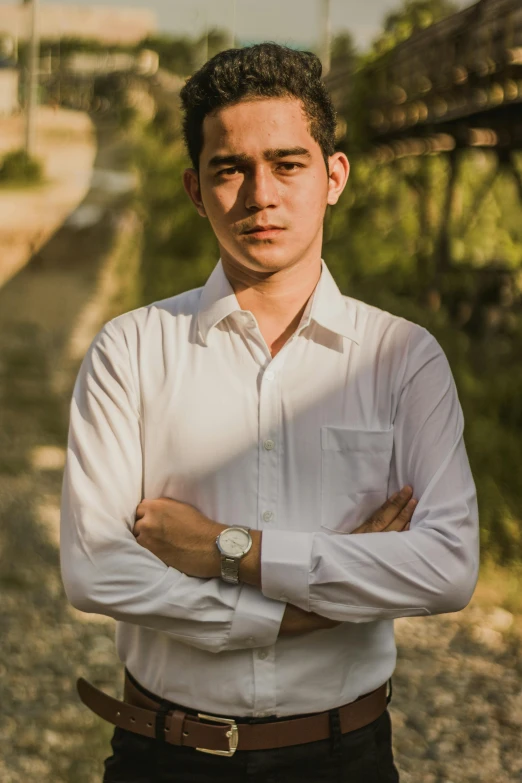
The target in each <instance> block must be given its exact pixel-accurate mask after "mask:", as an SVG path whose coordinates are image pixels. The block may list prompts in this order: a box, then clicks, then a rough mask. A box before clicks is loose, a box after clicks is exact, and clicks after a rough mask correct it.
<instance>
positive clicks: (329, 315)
mask: <svg viewBox="0 0 522 783" xmlns="http://www.w3.org/2000/svg"><path fill="white" fill-rule="evenodd" d="M236 310H241V307H240V306H239V302H238V301H237V297H236V295H235V293H234V289H233V288H232V286H231V285H230V282H229V281H228V278H227V276H226V275H225V272H224V270H223V264H222V261H221V259H219V261H218V263H217V264H216V266H215V267H214V269H213V270H212V273H211V275H210V277H209V278H208V280H207V282H206V283H205V285H204V286H203V290H202V292H201V298H200V300H199V310H198V329H199V333H200V336H201V339H202V340H203V342H204V343H205V345H206V344H207V337H208V333H209V332H210V330H211V329H212V328H213V327H214V326H217V324H218V323H220V322H221V321H222V320H223V319H224V318H226V317H227V316H228V315H230V314H231V313H233V312H234V311H236ZM311 321H315V322H316V323H318V324H319V325H320V326H322V327H324V328H325V329H328V330H329V331H331V332H334V333H335V334H340V335H342V336H343V337H347V338H348V339H349V340H352V341H353V342H355V343H357V344H358V343H359V337H358V335H357V331H356V328H355V324H354V322H353V320H352V317H351V315H350V312H349V309H348V306H347V301H346V299H345V297H344V296H343V295H342V294H341V292H340V290H339V288H338V286H337V283H336V282H335V280H334V279H333V277H332V275H331V273H330V270H329V269H328V267H327V266H326V264H325V262H324V261H323V260H322V261H321V277H320V278H319V282H318V283H317V286H316V287H315V290H314V292H313V294H312V296H311V297H310V299H309V300H308V304H307V307H306V309H305V311H304V313H303V317H302V318H301V322H300V324H299V327H298V328H299V330H300V331H301V330H302V329H304V328H305V327H306V326H308V325H309V324H310V322H311Z"/></svg>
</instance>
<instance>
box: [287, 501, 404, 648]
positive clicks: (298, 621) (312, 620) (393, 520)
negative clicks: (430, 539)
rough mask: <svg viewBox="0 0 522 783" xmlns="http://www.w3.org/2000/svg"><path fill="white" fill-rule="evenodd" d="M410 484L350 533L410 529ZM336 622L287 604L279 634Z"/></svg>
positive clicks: (302, 631) (330, 624)
mask: <svg viewBox="0 0 522 783" xmlns="http://www.w3.org/2000/svg"><path fill="white" fill-rule="evenodd" d="M412 495H413V490H412V488H411V487H408V486H406V487H403V488H402V489H401V490H400V491H399V492H396V493H395V494H394V495H392V496H391V497H389V498H388V500H387V501H386V502H385V503H383V505H382V506H381V507H380V508H378V509H377V511H375V512H374V513H373V514H372V515H371V517H370V518H369V519H367V520H366V522H363V524H362V525H359V527H357V528H355V530H352V531H351V534H350V535H353V534H354V533H387V532H390V531H392V530H395V531H398V532H401V531H404V530H409V529H410V521H411V518H412V516H413V512H414V511H415V506H416V505H417V501H416V500H414V499H413V498H412ZM336 625H340V622H338V621H337V620H329V619H328V618H327V617H321V615H319V614H315V612H305V611H304V610H303V609H299V607H297V606H294V605H293V604H287V605H286V609H285V613H284V615H283V620H282V622H281V627H280V629H279V635H280V636H290V635H294V636H295V635H299V634H303V633H309V632H310V631H318V630H320V629H324V628H335V626H336Z"/></svg>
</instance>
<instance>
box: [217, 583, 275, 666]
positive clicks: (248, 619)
mask: <svg viewBox="0 0 522 783" xmlns="http://www.w3.org/2000/svg"><path fill="white" fill-rule="evenodd" d="M284 611H285V604H282V603H280V602H279V601H271V600H269V599H268V598H265V596H263V595H262V594H261V593H260V592H259V590H258V589H257V587H251V586H250V585H242V587H241V592H240V594H239V600H238V602H237V604H236V608H235V611H234V617H233V619H232V625H231V627H230V634H229V637H228V643H227V645H226V649H228V650H237V649H242V648H244V647H268V646H269V645H272V644H275V643H276V641H277V637H278V636H279V629H280V627H281V621H282V619H283V614H284Z"/></svg>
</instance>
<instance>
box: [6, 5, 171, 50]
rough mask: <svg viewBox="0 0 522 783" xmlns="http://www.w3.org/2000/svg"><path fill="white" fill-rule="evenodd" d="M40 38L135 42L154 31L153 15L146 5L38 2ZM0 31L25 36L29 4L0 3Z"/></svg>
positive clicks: (155, 29) (155, 28) (27, 27)
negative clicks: (122, 5)
mask: <svg viewBox="0 0 522 783" xmlns="http://www.w3.org/2000/svg"><path fill="white" fill-rule="evenodd" d="M39 28H40V35H41V37H42V38H48V39H58V38H63V37H74V38H96V39H98V40H99V41H103V42H105V43H136V42H138V41H140V40H142V39H143V38H145V37H146V36H147V35H149V34H154V33H155V32H156V31H157V22H156V15H155V13H154V12H153V11H149V10H148V9H145V8H108V7H106V6H96V5H94V6H88V7H86V6H73V5H59V4H54V3H53V4H51V5H41V6H40V13H39ZM0 33H8V34H10V35H12V36H14V37H19V38H22V39H23V38H27V37H28V35H29V6H28V5H26V6H22V5H18V4H17V5H14V4H12V5H2V4H0Z"/></svg>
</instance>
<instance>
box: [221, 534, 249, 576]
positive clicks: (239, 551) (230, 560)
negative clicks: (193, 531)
mask: <svg viewBox="0 0 522 783" xmlns="http://www.w3.org/2000/svg"><path fill="white" fill-rule="evenodd" d="M216 546H217V548H218V550H219V554H220V555H221V578H222V579H223V581H225V582H228V583H229V584H231V585H237V584H239V563H240V562H241V560H242V558H243V557H244V556H245V555H246V553H247V552H249V551H250V547H251V546H252V536H251V535H250V533H249V531H248V528H246V527H239V526H235V527H227V528H226V529H225V530H222V531H221V533H220V534H219V536H218V537H217V538H216Z"/></svg>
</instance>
